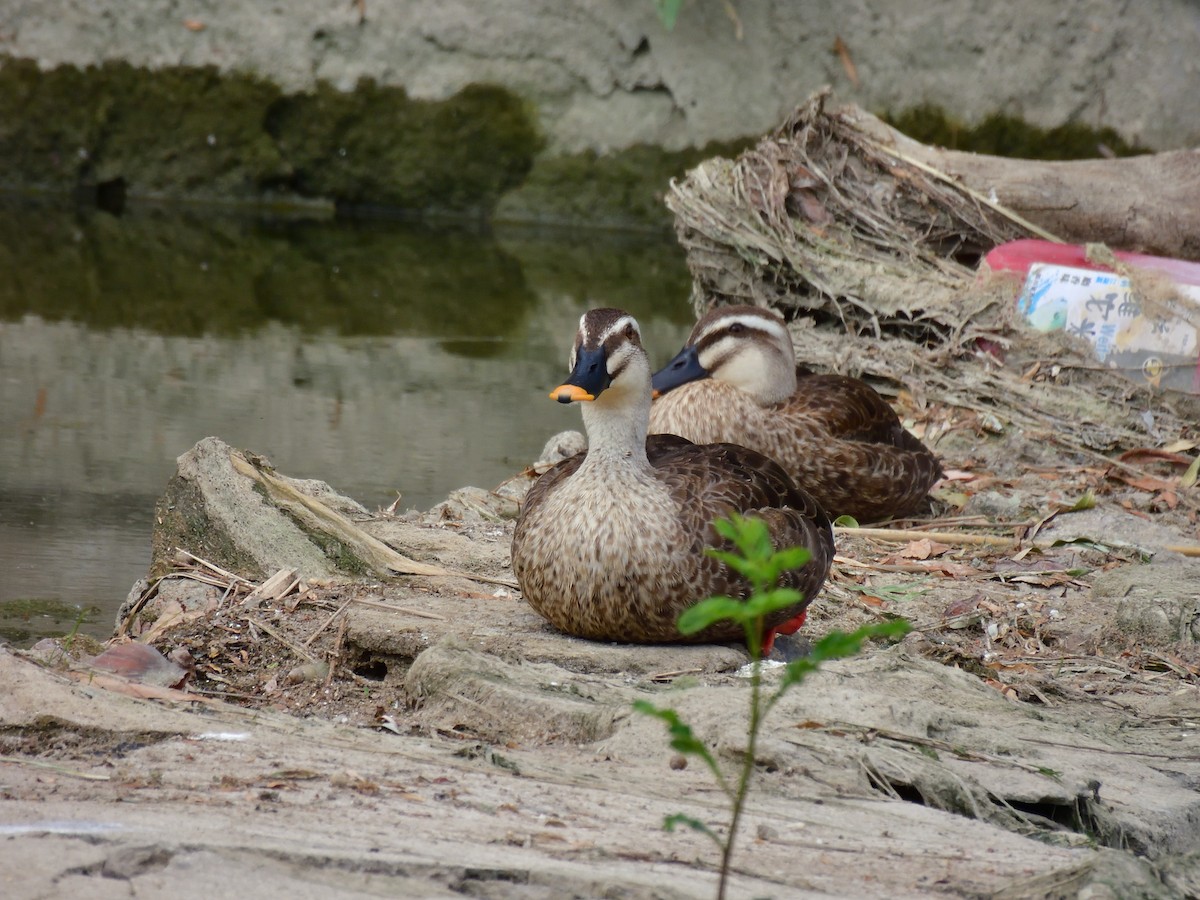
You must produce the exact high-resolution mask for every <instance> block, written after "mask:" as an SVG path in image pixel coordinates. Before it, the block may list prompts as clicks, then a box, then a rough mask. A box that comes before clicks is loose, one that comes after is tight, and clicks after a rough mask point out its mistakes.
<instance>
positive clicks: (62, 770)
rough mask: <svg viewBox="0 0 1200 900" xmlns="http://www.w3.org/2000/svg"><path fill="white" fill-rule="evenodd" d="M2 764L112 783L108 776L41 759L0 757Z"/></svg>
mask: <svg viewBox="0 0 1200 900" xmlns="http://www.w3.org/2000/svg"><path fill="white" fill-rule="evenodd" d="M0 762H6V763H12V764H13V765H17V766H33V767H34V768H36V769H49V770H50V771H52V772H57V773H58V774H60V775H69V776H70V777H72V778H82V779H83V780H84V781H111V780H112V779H111V778H110V777H109V776H108V775H93V774H92V773H91V772H80V771H77V770H75V769H68V768H66V767H64V766H58V765H55V764H54V763H49V762H45V761H43V760H40V759H26V758H25V757H23V756H0Z"/></svg>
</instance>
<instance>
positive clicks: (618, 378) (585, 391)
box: [550, 309, 650, 405]
mask: <svg viewBox="0 0 1200 900" xmlns="http://www.w3.org/2000/svg"><path fill="white" fill-rule="evenodd" d="M567 365H568V366H569V367H570V369H571V374H570V375H568V376H567V380H566V381H564V382H563V383H562V384H561V385H559V386H558V387H556V388H555V389H554V390H552V391H551V392H550V399H551V400H557V401H558V402H559V403H572V402H576V401H588V402H594V401H598V400H600V398H601V395H604V400H603V401H601V402H603V403H605V404H606V405H611V404H616V403H619V402H621V401H622V400H627V399H629V398H631V397H635V396H637V395H640V394H643V393H646V391H647V389H648V388H649V384H648V382H649V378H650V363H649V360H647V358H646V352H645V351H644V350H643V349H642V332H641V329H640V328H639V327H638V323H637V320H636V319H635V318H634V317H633V316H631V315H629V313H627V312H625V311H624V310H620V309H591V310H588V311H587V312H586V313H584V314H583V316H582V317H580V319H579V330H578V331H576V332H575V343H574V344H573V345H572V346H571V356H570V360H569V361H568V363H567Z"/></svg>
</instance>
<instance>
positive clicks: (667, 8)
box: [654, 0, 683, 31]
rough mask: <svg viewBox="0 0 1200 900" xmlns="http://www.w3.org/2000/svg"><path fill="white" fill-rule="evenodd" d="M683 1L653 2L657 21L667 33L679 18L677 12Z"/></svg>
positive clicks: (661, 0)
mask: <svg viewBox="0 0 1200 900" xmlns="http://www.w3.org/2000/svg"><path fill="white" fill-rule="evenodd" d="M682 6H683V0H654V8H655V10H656V11H657V12H658V18H659V21H661V22H662V23H663V27H664V28H665V29H667V31H671V30H673V29H674V28H675V20H676V19H678V18H679V10H680V8H681V7H682Z"/></svg>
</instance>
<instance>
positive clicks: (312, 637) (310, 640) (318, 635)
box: [304, 597, 354, 647]
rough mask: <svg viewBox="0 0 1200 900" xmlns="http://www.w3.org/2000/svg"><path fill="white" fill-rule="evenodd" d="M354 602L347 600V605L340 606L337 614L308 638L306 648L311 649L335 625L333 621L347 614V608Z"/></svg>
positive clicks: (352, 599) (305, 643) (351, 599)
mask: <svg viewBox="0 0 1200 900" xmlns="http://www.w3.org/2000/svg"><path fill="white" fill-rule="evenodd" d="M353 602H354V598H353V597H351V598H350V599H349V600H347V601H346V602H345V603H343V604H342V605H341V606H339V607H338V610H337V612H335V613H334V614H333V615H331V616H330V617H329V618H328V619H326V620H325V621H324V622H323V623H321V627H320V628H318V629H317V630H316V631H314V632H313V633H312V634H310V635H309V636H308V639H307V640H306V641H305V642H304V646H305V647H311V646H312V642H313V641H315V640H316V639H317V638H318V637H320V636H321V632H323V631H324V630H325V629H326V628H328V627H329V626H330V625H331V624H332V623H333V620H334V619H336V618H337V617H338V616H340V615H341V614H342V613H343V612H345V611H346V607H347V606H349V605H350V604H351V603H353Z"/></svg>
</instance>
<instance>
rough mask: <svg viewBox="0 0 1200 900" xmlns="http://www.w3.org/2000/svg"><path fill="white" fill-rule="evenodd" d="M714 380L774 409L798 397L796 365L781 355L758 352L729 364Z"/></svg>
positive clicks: (738, 357) (721, 369) (746, 353)
mask: <svg viewBox="0 0 1200 900" xmlns="http://www.w3.org/2000/svg"><path fill="white" fill-rule="evenodd" d="M713 378H715V379H716V380H718V381H723V382H725V383H726V384H731V385H733V386H734V387H736V388H739V389H740V390H743V391H745V392H746V393H747V394H749V395H750V396H752V397H753V398H754V400H755V402H757V403H758V404H759V405H760V406H770V405H772V404H775V403H782V402H783V401H784V400H786V399H787V398H788V397H790V396H792V394H793V393H795V391H796V363H795V361H794V360H788V359H787V358H786V357H784V356H783V355H781V354H778V353H773V352H772V353H765V352H762V351H761V350H757V349H756V350H755V351H754V352H743V353H739V354H737V355H736V356H734V357H733V358H732V359H730V360H728V361H727V362H726V363H725V364H724V365H722V366H721V367H720V368H719V369H718V370H717V371H716V372H714V373H713Z"/></svg>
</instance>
